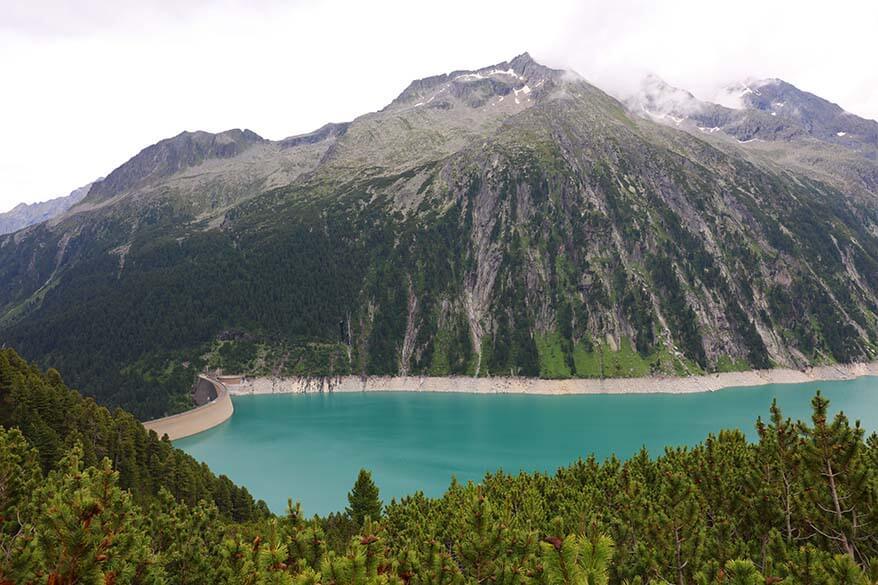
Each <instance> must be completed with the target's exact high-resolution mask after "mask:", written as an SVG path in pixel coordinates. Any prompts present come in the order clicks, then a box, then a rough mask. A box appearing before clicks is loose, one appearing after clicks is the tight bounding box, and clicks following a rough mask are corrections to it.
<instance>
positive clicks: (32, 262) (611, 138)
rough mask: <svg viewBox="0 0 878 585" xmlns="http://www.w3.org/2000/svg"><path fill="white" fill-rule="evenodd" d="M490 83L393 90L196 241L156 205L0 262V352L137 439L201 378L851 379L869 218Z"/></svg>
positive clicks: (697, 147)
mask: <svg viewBox="0 0 878 585" xmlns="http://www.w3.org/2000/svg"><path fill="white" fill-rule="evenodd" d="M507 65H508V66H510V67H514V68H516V69H514V71H515V72H516V75H517V76H521V78H522V79H519V78H518V77H515V76H510V75H509V74H508V73H502V71H505V70H506V67H499V68H498V69H500V70H501V73H500V74H499V75H501V76H506V77H509V79H511V81H509V82H508V83H507V82H506V81H503V80H495V79H493V78H492V79H491V80H485V79H479V78H477V77H476V76H472V75H471V76H470V77H469V78H468V77H467V75H462V76H458V77H462V78H464V79H460V80H458V78H457V77H449V76H444V77H439V78H435V79H434V78H429V79H427V80H421V81H419V82H416V83H414V84H413V85H412V87H411V88H409V89H408V90H406V92H404V93H403V94H402V95H401V96H400V98H398V99H397V100H396V101H395V102H394V103H393V104H391V105H390V106H388V108H386V109H385V110H382V111H381V112H378V113H375V114H369V115H367V116H364V117H363V118H360V119H357V120H355V121H354V122H352V123H351V124H350V125H348V126H346V127H345V129H344V131H343V132H340V133H339V134H338V135H337V136H335V138H333V140H334V141H335V142H333V143H332V145H331V146H328V147H326V149H325V150H326V152H325V155H324V156H323V158H322V159H321V162H320V163H319V164H317V166H316V168H315V169H314V170H313V171H312V172H311V173H308V174H306V175H303V176H302V177H301V178H299V179H297V180H295V181H293V182H292V183H291V184H289V185H285V186H281V187H278V188H274V189H268V190H263V191H259V192H257V193H249V192H248V193H247V194H246V196H241V197H239V198H237V199H235V201H236V202H235V203H233V204H231V203H230V204H229V205H231V207H229V208H228V209H225V210H224V211H222V213H221V214H220V215H218V216H211V215H209V214H208V215H207V216H205V213H206V212H205V211H204V209H202V208H199V209H197V210H194V211H193V210H192V209H190V208H189V207H187V206H186V205H183V202H185V201H189V199H185V198H183V196H182V195H180V196H178V195H175V194H176V193H177V191H173V190H171V191H170V192H171V193H172V195H167V194H165V195H162V193H165V192H164V191H162V189H161V186H162V185H164V184H165V183H158V185H157V186H155V185H154V186H152V187H150V191H149V192H148V193H145V192H141V191H137V190H134V191H130V192H127V193H128V194H127V195H126V194H125V193H123V194H122V195H118V196H117V197H121V198H122V199H121V201H122V202H123V203H124V205H123V203H119V204H118V206H116V205H109V204H108V205H106V206H105V207H100V208H97V209H94V210H92V211H88V212H82V213H80V214H77V215H76V216H74V217H71V218H69V219H68V220H65V222H62V223H61V224H59V225H58V226H48V225H45V224H44V225H41V226H37V227H35V228H31V229H30V230H28V231H25V232H20V233H19V234H15V235H12V236H8V237H6V238H4V239H0V280H2V281H3V282H4V283H9V286H7V287H3V288H2V289H0V315H2V316H0V335H2V339H3V341H5V342H7V343H8V344H10V345H12V346H14V347H16V348H18V349H19V351H21V352H22V353H23V355H25V356H27V357H28V358H30V359H35V360H37V361H38V362H39V363H40V364H42V365H44V366H52V367H57V368H59V369H61V370H62V371H64V372H65V375H66V376H67V377H68V379H70V380H72V381H74V382H75V383H76V384H77V386H78V387H80V388H82V389H83V390H84V391H85V392H87V393H88V394H89V395H92V396H94V397H96V398H97V399H98V400H99V401H101V402H102V403H104V404H107V405H111V406H115V405H121V406H124V407H125V408H127V409H129V410H130V411H131V412H133V413H134V414H135V415H136V416H138V417H141V418H148V417H153V416H159V415H162V414H166V413H169V412H173V411H176V410H180V409H183V408H185V407H186V406H187V405H188V403H187V400H188V399H187V396H186V393H187V390H188V388H189V387H190V385H191V384H192V382H193V381H194V379H195V376H196V373H197V372H198V371H200V370H201V369H202V368H204V367H219V368H223V369H224V370H226V371H232V372H241V371H245V372H249V373H262V374H278V375H302V376H306V375H310V376H328V375H338V374H349V373H351V374H358V375H392V374H417V375H421V374H424V375H463V374H467V375H476V376H498V375H521V376H542V377H546V378H565V377H609V376H632V375H648V374H652V373H665V374H679V375H686V374H692V373H701V372H712V371H724V370H728V369H741V368H745V367H752V368H766V367H772V366H789V367H802V366H805V365H808V364H818V363H833V362H852V361H859V360H871V359H874V357H875V355H876V348H878V235H876V234H878V229H876V226H878V209H875V208H873V207H869V206H867V205H865V204H863V203H862V200H861V199H860V198H853V197H848V196H847V195H846V194H845V193H842V192H840V191H838V190H836V189H834V188H832V187H830V186H828V185H826V184H823V183H819V182H816V181H814V180H811V179H808V178H805V177H801V176H797V175H795V174H792V173H787V172H779V171H777V169H776V168H768V167H765V166H759V165H757V164H755V163H752V162H749V161H748V160H747V159H745V158H744V157H740V156H737V155H735V154H734V153H730V152H721V151H720V150H717V149H716V148H714V147H713V146H711V145H709V144H707V143H705V142H702V141H700V140H698V139H697V138H695V137H692V136H690V135H688V134H685V133H682V132H676V131H674V130H672V129H668V128H664V127H661V126H658V125H655V124H651V123H649V122H646V121H640V120H638V119H636V118H633V117H631V116H630V115H629V114H627V113H626V112H625V111H624V109H623V108H622V107H621V105H620V104H619V103H618V102H616V101H615V100H613V99H612V98H610V97H609V96H607V95H606V94H603V93H602V92H600V91H599V90H597V89H596V88H593V87H591V86H589V85H588V84H586V83H584V82H581V81H569V80H564V78H563V76H562V75H561V74H560V72H553V71H551V70H547V69H545V68H541V66H539V65H538V64H535V63H533V62H532V61H530V60H529V58H527V59H524V58H522V60H520V61H517V62H513V63H512V64H507ZM483 73H484V72H483ZM485 75H489V74H488V73H485ZM485 75H482V77H485ZM490 75H493V74H490ZM495 77H496V75H495ZM470 78H472V79H473V81H470ZM504 79H505V77H504ZM501 81H502V83H501ZM540 82H542V85H541V86H540V88H539V89H538V90H537V89H535V88H536V84H537V83H540ZM524 83H527V84H529V88H530V89H531V91H530V93H527V94H521V93H520V92H521V91H523V90H522V89H521V86H522V84H524ZM472 84H475V85H472ZM516 90H517V91H518V93H514V94H513V93H511V92H513V91H516ZM504 91H505V92H506V93H502V92H504ZM492 92H494V93H492ZM521 95H527V96H528V98H526V100H525V101H524V102H522V103H519V104H518V105H515V102H513V105H509V104H510V102H512V100H513V99H517V101H519V102H521V99H518V98H520V96H521ZM432 96H436V98H435V99H434V100H433V101H432V102H431V103H430V104H429V108H428V107H427V106H426V105H425V104H426V100H429V99H430V97H432ZM500 97H504V98H508V99H505V100H504V101H503V102H502V104H503V105H502V106H501V105H499V104H500V103H501V102H500V101H499V98H500ZM492 100H493V101H492ZM418 104H422V105H421V106H418ZM506 107H508V108H512V109H511V110H503V112H504V113H502V114H501V113H498V112H500V110H501V109H502V108H506ZM259 144H260V145H262V146H260V148H262V149H263V150H265V149H268V148H269V146H266V145H264V144H263V143H261V142H260V143H259ZM418 144H422V145H423V148H421V149H419V148H417V145H418ZM251 148H255V147H251ZM245 152H250V150H247V151H245ZM260 152H263V151H262V150H261V151H260ZM196 154H197V153H196ZM242 156H243V155H242ZM260 156H262V155H260ZM195 160H200V159H197V157H196V159H195ZM225 160H226V159H222V161H220V162H217V161H211V162H210V164H216V165H218V164H220V163H222V164H225V162H224V161H225ZM229 160H231V161H237V162H234V164H240V161H238V159H237V158H234V157H233V158H231V159H229ZM138 164H140V163H138ZM201 164H202V165H204V164H207V163H204V162H203V163H201ZM229 164H232V163H229ZM134 168H135V170H136V168H139V167H137V166H135V167H134ZM195 168H196V169H198V168H201V167H200V166H196V167H195ZM211 168H213V167H211ZM223 168H224V167H223ZM228 172H231V171H228ZM133 174H134V175H136V173H133ZM120 176H127V175H126V174H125V173H120ZM172 177H178V175H172ZM174 180H175V181H178V182H179V181H180V180H182V179H179V178H176V179H174ZM174 185H176V183H174ZM199 193H200V192H199ZM205 193H206V192H205ZM205 193H200V195H199V197H202V198H203V197H204V196H206V195H205Z"/></svg>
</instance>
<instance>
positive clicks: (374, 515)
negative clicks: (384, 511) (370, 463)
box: [347, 469, 383, 526]
mask: <svg viewBox="0 0 878 585" xmlns="http://www.w3.org/2000/svg"><path fill="white" fill-rule="evenodd" d="M382 506H383V504H382V503H381V500H380V499H379V498H378V487H377V486H376V485H375V482H374V481H372V474H371V473H369V472H368V471H366V470H365V469H361V470H360V474H359V475H358V476H357V482H356V483H355V484H354V488H353V489H352V490H351V491H350V493H348V509H347V513H348V515H349V516H350V517H351V519H352V520H353V521H354V523H355V524H356V525H357V526H362V525H363V522H365V520H366V518H371V519H372V520H380V519H381V508H382Z"/></svg>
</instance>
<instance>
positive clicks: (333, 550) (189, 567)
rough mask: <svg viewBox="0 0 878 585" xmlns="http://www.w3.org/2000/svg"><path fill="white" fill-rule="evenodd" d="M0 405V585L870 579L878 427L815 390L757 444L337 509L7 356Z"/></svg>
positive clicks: (774, 411)
mask: <svg viewBox="0 0 878 585" xmlns="http://www.w3.org/2000/svg"><path fill="white" fill-rule="evenodd" d="M0 400H2V408H0V413H2V417H3V419H2V421H0V424H2V428H0V583H3V584H8V583H15V584H19V583H21V584H29V583H49V584H53V585H60V584H73V583H104V584H110V583H117V584H121V583H156V584H158V583H180V584H189V583H192V584H196V583H229V584H231V583H235V584H245V583H247V584H254V585H255V584H263V583H265V584H267V583H297V584H337V585H344V584H361V583H362V584H366V583H368V584H373V583H374V584H378V583H398V584H428V583H429V584H437V585H438V584H443V585H444V584H449V585H450V584H464V583H467V584H476V583H487V584H501V583H503V584H505V583H510V584H512V583H516V584H530V583H533V584H537V583H547V584H549V583H551V584H556V583H558V584H560V583H577V584H589V585H601V584H607V583H613V584H616V583H619V584H621V583H626V584H635V583H639V584H644V583H676V584H678V585H684V584H698V585H702V584H708V583H729V584H762V583H767V584H768V583H770V584H777V583H784V584H806V585H808V584H815V585H817V584H825V585H830V584H832V585H836V584H837V585H842V584H862V585H866V584H870V583H875V582H876V580H878V538H876V536H878V523H876V521H878V502H876V495H878V437H876V436H875V435H872V436H869V437H866V436H865V434H864V431H863V429H861V428H860V426H859V424H858V423H855V422H852V421H850V420H849V419H848V418H847V417H846V416H845V415H844V414H842V413H831V412H830V409H829V404H828V402H827V401H826V400H825V399H824V398H823V397H822V396H821V395H820V394H819V393H818V394H817V395H816V396H815V397H814V398H813V401H812V404H813V414H812V417H811V420H809V421H800V422H794V421H791V420H788V419H786V418H784V416H783V413H782V412H780V411H779V409H778V408H777V407H776V406H774V407H772V408H771V410H770V412H768V413H766V418H765V419H764V420H758V421H756V423H755V424H756V428H757V430H758V440H757V441H756V442H748V441H747V439H746V438H745V436H744V435H743V434H742V433H741V432H740V431H722V432H720V433H719V434H718V435H710V436H708V437H706V438H705V439H704V441H703V442H702V443H700V444H698V445H696V446H694V447H691V448H669V449H667V450H666V451H665V452H664V454H662V455H661V456H659V457H657V458H652V457H650V456H649V454H648V453H646V452H645V451H643V452H641V453H639V454H637V455H636V456H634V457H632V458H631V459H630V460H628V461H619V460H617V459H615V458H611V459H608V460H606V461H603V462H601V461H597V460H595V459H594V458H588V459H584V460H580V461H577V462H574V463H572V464H571V465H570V466H569V467H566V468H562V469H559V470H558V471H557V472H555V473H554V474H542V473H534V474H528V473H522V474H519V475H514V476H513V475H507V474H504V473H502V472H496V473H492V474H488V475H486V476H485V478H484V479H483V480H482V481H481V482H480V483H479V484H477V485H476V484H466V485H462V484H460V483H457V482H456V481H453V480H452V482H451V485H450V487H449V488H448V490H447V491H446V492H445V494H443V495H442V496H441V497H439V498H435V499H434V498H428V497H426V496H424V495H423V494H420V493H416V494H412V495H411V496H407V497H405V498H403V499H402V500H400V501H391V502H389V503H386V505H385V503H384V502H382V501H381V499H380V490H379V488H380V486H376V485H375V484H374V482H373V481H372V479H371V476H370V474H369V473H368V472H367V471H362V472H361V473H360V476H359V477H358V478H356V482H355V483H354V485H353V488H352V490H351V492H350V494H349V496H348V500H349V501H348V504H349V505H348V507H347V508H346V509H345V510H344V511H343V512H339V513H336V514H331V515H330V516H328V517H325V518H321V517H316V516H315V517H313V518H309V517H308V516H307V515H306V513H305V512H306V511H303V510H302V509H301V507H300V506H298V505H295V504H291V505H290V506H289V509H288V510H287V512H286V513H285V514H281V515H277V516H275V515H272V514H271V513H270V512H269V511H268V510H267V509H266V507H265V506H264V504H262V503H261V502H260V503H255V502H254V501H253V499H252V498H251V497H250V495H249V494H248V493H247V491H246V489H244V488H239V487H236V486H234V485H233V484H232V483H231V482H230V481H229V480H228V479H227V478H225V477H216V476H214V475H213V474H212V473H211V472H210V471H209V470H208V469H207V468H206V466H203V465H199V464H197V463H196V462H195V461H194V460H193V459H191V458H190V457H189V456H187V455H185V454H183V453H182V452H180V451H178V450H176V449H174V448H173V447H172V446H171V445H170V443H169V442H168V441H166V440H160V439H159V438H158V437H156V436H155V434H154V433H152V434H147V432H146V431H145V430H144V429H143V427H142V426H141V425H140V423H138V422H137V421H136V420H135V419H134V418H133V417H132V416H131V415H129V414H127V413H125V412H123V411H121V410H117V411H116V412H114V413H110V412H109V411H107V410H106V409H105V408H103V407H100V406H97V405H96V404H95V403H94V402H93V401H91V400H90V399H86V398H82V397H80V396H79V395H78V394H77V393H76V392H75V391H73V390H71V389H68V388H67V387H66V386H65V385H64V383H63V381H62V378H61V376H60V375H59V373H58V372H56V371H54V370H49V371H47V372H41V371H39V370H38V369H37V368H36V367H34V366H32V365H29V364H28V363H26V362H25V361H24V360H22V359H21V358H20V357H19V356H18V355H17V354H15V352H13V351H12V350H2V351H0ZM302 472H303V473H307V470H303V471H302ZM353 479H354V478H352V480H353ZM291 496H292V497H293V501H294V498H295V494H291Z"/></svg>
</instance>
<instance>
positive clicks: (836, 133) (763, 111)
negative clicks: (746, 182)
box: [624, 75, 878, 204]
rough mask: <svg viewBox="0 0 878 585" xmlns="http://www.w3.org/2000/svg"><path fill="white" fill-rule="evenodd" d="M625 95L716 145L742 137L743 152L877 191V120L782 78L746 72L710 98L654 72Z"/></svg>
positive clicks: (636, 106) (636, 108)
mask: <svg viewBox="0 0 878 585" xmlns="http://www.w3.org/2000/svg"><path fill="white" fill-rule="evenodd" d="M624 101H625V103H626V105H627V106H628V107H629V109H630V110H631V111H632V112H633V113H636V114H639V115H641V116H644V117H647V118H649V119H651V120H653V121H656V122H659V123H663V124H667V125H672V126H674V127H676V128H679V129H682V130H686V131H688V132H692V133H696V134H700V135H702V137H703V138H704V139H706V140H709V141H711V142H712V143H713V144H714V145H716V146H718V147H719V148H723V142H724V141H734V142H736V143H737V144H740V145H747V147H746V148H747V151H748V155H750V156H756V157H759V158H761V159H763V160H764V161H772V162H775V163H777V164H779V165H781V166H782V167H783V168H790V169H792V170H794V171H796V172H797V173H803V174H807V175H810V176H812V177H813V178H815V179H818V180H821V181H827V182H830V183H832V184H834V185H835V186H836V187H838V188H839V189H842V190H844V191H848V192H855V193H859V194H861V195H863V196H864V197H866V200H867V201H869V202H870V203H872V204H874V202H875V200H876V198H878V164H876V163H878V122H875V121H874V120H867V119H864V118H860V117H859V116H856V115H854V114H851V113H849V112H846V111H845V110H843V109H842V108H841V107H840V106H838V105H837V104H834V103H832V102H830V101H828V100H825V99H823V98H821V97H818V96H816V95H814V94H811V93H808V92H805V91H802V90H800V89H798V88H796V87H795V86H793V85H791V84H789V83H787V82H785V81H783V80H781V79H761V80H755V79H754V80H749V81H746V82H741V83H735V84H732V85H729V86H726V87H724V88H722V89H721V90H720V91H719V92H718V93H717V95H716V96H714V102H711V101H706V100H700V99H698V98H696V97H695V96H694V95H692V94H691V93H689V92H687V91H685V90H683V89H680V88H676V87H673V86H671V85H669V84H667V83H665V82H664V81H663V80H662V79H660V78H659V77H657V76H655V75H649V76H647V77H646V78H644V80H643V81H642V83H641V85H640V87H639V88H638V90H637V91H636V92H634V93H633V94H631V95H629V96H625V98H624Z"/></svg>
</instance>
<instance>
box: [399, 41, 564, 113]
mask: <svg viewBox="0 0 878 585" xmlns="http://www.w3.org/2000/svg"><path fill="white" fill-rule="evenodd" d="M562 74H563V72H562V71H559V70H556V69H551V68H549V67H546V66H545V65H541V64H540V63H538V62H537V61H535V60H534V59H533V57H531V56H530V53H528V52H524V53H521V54H520V55H518V56H516V57H514V58H513V59H512V60H511V61H502V62H500V63H496V64H494V65H489V66H487V67H481V68H479V69H461V70H456V71H452V72H451V73H446V74H442V75H434V76H431V77H425V78H423V79H417V80H415V81H413V82H411V83H410V84H409V86H408V87H407V88H406V89H405V90H404V91H403V92H402V93H401V94H399V96H398V97H397V98H396V99H395V100H393V102H392V103H391V104H390V106H388V107H393V106H398V105H409V106H410V105H412V104H414V105H416V106H426V105H429V106H430V107H432V108H442V109H449V108H450V107H451V104H450V102H449V101H448V100H447V99H443V98H446V97H447V96H446V95H441V96H440V92H442V93H443V94H445V93H446V92H447V94H448V95H454V96H455V97H456V98H457V99H459V100H461V101H463V102H464V103H466V105H468V106H470V107H475V108H477V107H481V106H483V105H485V104H487V103H489V101H490V98H491V97H504V98H505V96H507V95H510V94H514V95H515V96H516V98H517V99H515V100H514V101H515V102H516V103H517V104H519V105H521V103H522V99H523V98H521V97H519V96H518V94H519V92H521V91H524V93H525V97H527V100H526V101H529V102H532V97H531V96H530V94H531V92H532V91H535V90H540V89H543V88H544V86H551V85H552V83H554V82H557V81H559V80H560V78H561V75H562ZM545 89H548V87H545Z"/></svg>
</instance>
